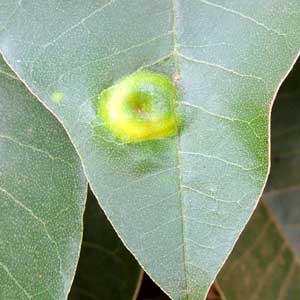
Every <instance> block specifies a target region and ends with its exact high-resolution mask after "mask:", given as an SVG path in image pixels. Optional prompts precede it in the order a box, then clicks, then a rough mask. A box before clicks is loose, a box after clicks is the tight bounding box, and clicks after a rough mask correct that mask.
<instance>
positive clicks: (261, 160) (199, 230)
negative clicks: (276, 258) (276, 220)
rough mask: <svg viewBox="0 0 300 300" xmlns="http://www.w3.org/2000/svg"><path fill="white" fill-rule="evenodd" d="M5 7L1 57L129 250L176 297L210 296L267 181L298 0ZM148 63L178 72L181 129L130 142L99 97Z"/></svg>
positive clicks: (0, 16)
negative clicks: (99, 105) (51, 117)
mask: <svg viewBox="0 0 300 300" xmlns="http://www.w3.org/2000/svg"><path fill="white" fill-rule="evenodd" d="M0 3H1V4H2V7H3V9H2V10H1V13H0V22H1V23H2V28H3V29H2V32H1V33H0V49H1V51H2V52H3V54H4V56H5V58H6V60H7V61H8V62H9V64H10V65H11V66H12V67H13V69H14V70H15V72H16V73H17V74H18V75H19V76H20V77H21V78H22V80H24V81H25V82H26V84H27V85H28V87H29V88H30V89H31V90H32V91H33V92H34V93H35V94H36V95H37V96H38V98H39V99H40V100H41V101H42V102H43V103H44V104H45V105H46V106H47V107H48V108H49V109H50V110H52V111H53V112H54V114H55V115H56V116H57V117H58V118H59V119H60V121H61V122H62V123H63V125H64V126H65V128H66V130H67V131H68V133H69V135H70V137H71V140H72V142H73V143H74V145H75V147H76V148H77V150H78V152H79V154H80V157H81V158H82V161H83V164H84V168H85V170H86V174H87V176H88V180H89V182H90V184H91V187H92V189H93V191H94V193H95V194H96V196H97V198H98V199H99V202H100V204H101V206H102V208H103V209H104V211H105V213H106V215H107V216H108V218H109V219H110V221H111V222H112V224H113V226H114V228H115V229H116V230H117V231H118V233H119V235H120V237H121V238H122V240H123V242H124V243H125V244H126V246H127V247H128V248H129V249H130V250H131V251H132V253H133V254H134V255H135V256H136V258H137V259H138V261H139V262H140V264H141V265H142V266H143V267H144V269H145V270H146V271H147V272H148V273H149V275H150V276H151V277H152V278H153V279H154V280H155V281H156V282H157V283H158V284H159V285H160V287H161V288H162V289H163V290H164V291H166V292H167V294H169V295H170V296H171V298H172V299H175V300H179V299H185V300H199V299H203V298H204V297H205V294H206V292H207V289H208V287H209V286H210V284H211V282H212V281H213V280H214V278H215V276H216V274H217V272H218V271H219V269H220V268H221V266H222V264H223V262H224V261H225V259H226V257H227V256H228V254H229V253H230V251H231V249H232V247H233V245H234V243H235V241H236V239H237V238H238V236H239V234H240V232H241V230H242V229H243V228H244V226H245V224H246V222H247V221H248V219H249V217H250V215H251V214H252V212H253V209H254V207H255V206H256V203H257V199H258V198H259V196H260V193H261V190H262V188H263V186H264V183H265V180H266V176H267V173H268V124H269V113H270V108H271V104H272V98H273V95H274V93H275V92H276V90H277V88H278V86H279V84H280V82H281V80H282V79H283V77H284V76H285V75H286V73H287V72H288V70H289V68H290V67H291V65H292V64H293V62H294V60H295V58H296V56H297V55H298V51H299V45H300V37H299V34H298V32H297V30H298V28H299V25H300V17H299V16H300V5H299V3H298V1H297V0H291V1H284V0H275V1H274V0H267V1H266V0H256V1H246V0H243V1H241V0H239V1H233V0H223V1H220V0H219V1H215V2H212V1H207V0H188V1H179V0H174V1H171V0H169V1H168V0H165V1H163V0H156V1H148V0H142V1H141V0H139V1H138V0H130V1H128V0H127V1H124V0H123V1H114V0H111V1H95V0H94V1H92V0H91V1H87V2H78V1H68V2H65V1H63V2H62V1H54V0H53V1H50V2H46V3H45V1H41V0H40V1H26V2H19V3H9V4H7V3H6V1H4V0H2V1H1V2H0ZM4 4H5V5H4ZM142 68H148V69H152V70H156V71H159V72H162V73H166V74H168V75H169V76H170V77H173V79H174V81H175V82H176V83H177V85H178V89H179V91H180V93H179V94H180V95H179V97H178V101H179V105H180V107H181V110H182V114H183V116H184V128H183V130H182V132H181V134H180V136H178V137H175V138H168V139H163V140H157V141H153V142H145V143H139V144H126V145H122V144H120V143H116V142H115V141H114V139H113V138H112V137H111V136H110V135H109V134H106V133H105V132H104V131H103V127H102V126H101V125H102V124H101V120H98V118H97V116H96V112H95V104H94V100H95V98H96V97H97V95H98V94H99V93H100V92H101V91H102V90H103V89H104V88H107V87H109V86H111V85H112V84H113V83H115V82H116V81H117V80H119V79H120V78H121V77H123V76H125V75H127V74H131V73H132V72H135V71H136V70H138V69H142Z"/></svg>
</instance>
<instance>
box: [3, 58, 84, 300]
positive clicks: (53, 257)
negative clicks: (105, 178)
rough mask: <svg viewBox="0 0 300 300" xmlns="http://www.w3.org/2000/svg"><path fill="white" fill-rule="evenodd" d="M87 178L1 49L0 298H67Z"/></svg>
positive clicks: (60, 130) (53, 122)
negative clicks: (17, 76)
mask: <svg viewBox="0 0 300 300" xmlns="http://www.w3.org/2000/svg"><path fill="white" fill-rule="evenodd" d="M86 188H87V184H86V179H85V176H84V173H83V170H82V167H81V164H80V160H79V159H78V156H77V154H76V152H75V149H74V147H73V146H72V144H71V142H70V140H69V139H68V137H67V135H66V133H65V131H64V129H63V128H62V126H61V125H60V124H59V123H58V122H57V120H56V119H55V118H54V117H53V116H52V115H51V114H50V113H49V112H48V111H47V110H46V109H45V108H44V107H43V106H42V105H41V103H39V102H38V101H37V99H35V98H34V97H33V96H32V95H31V94H30V93H29V92H28V90H27V89H26V88H25V87H24V85H23V84H22V83H21V82H20V81H19V80H18V79H17V78H16V77H15V75H14V73H13V72H11V71H10V70H9V68H8V67H7V65H6V64H5V63H4V61H3V59H2V57H0V299H1V300H2V299H3V300H26V299H32V300H37V299H38V300H50V299H55V300H65V299H67V295H68V292H69V290H70V286H71V283H72V280H73V277H74V274H75V269H76V265H77V261H78V257H79V251H80V246H81V238H82V215H83V209H84V203H85V198H86Z"/></svg>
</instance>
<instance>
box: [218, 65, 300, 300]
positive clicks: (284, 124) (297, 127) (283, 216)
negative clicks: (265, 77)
mask: <svg viewBox="0 0 300 300" xmlns="http://www.w3.org/2000/svg"><path fill="white" fill-rule="evenodd" d="M297 81H298V82H297ZM287 83H288V85H287V84H285V86H284V87H283V89H281V93H280V95H279V96H278V97H277V99H276V102H275V105H274V108H273V112H272V134H271V137H272V147H271V149H272V169H271V173H270V176H269V180H268V185H267V188H266V191H265V193H264V195H263V198H264V199H263V200H264V206H259V207H258V209H257V211H256V212H255V213H254V215H253V217H252V219H251V221H250V223H249V225H248V226H247V227H246V230H245V231H244V232H243V233H242V235H241V238H240V240H239V241H238V242H237V244H236V247H235V249H234V251H233V252H232V254H231V255H230V257H229V259H228V261H227V262H226V264H225V266H224V267H223V269H222V271H221V272H220V274H219V276H218V283H219V286H220V289H221V292H222V294H223V297H222V299H230V300H240V299H241V298H250V297H251V299H253V300H255V299H264V300H274V299H278V300H284V299H288V300H297V299H298V298H299V294H300V289H299V281H300V262H299V258H298V257H297V255H296V254H298V255H299V254H300V240H299V233H300V232H299V222H300V215H299V184H300V178H299V166H300V165H299V162H300V160H299V133H300V123H299V120H300V118H299V117H300V102H299V94H298V93H295V94H293V93H292V94H289V93H288V91H290V90H291V89H292V86H293V85H294V86H295V87H299V75H298V70H297V68H295V70H293V72H292V73H291V75H290V76H289V77H288V80H287ZM291 83H292V84H291ZM267 208H268V209H267ZM291 245H292V247H291ZM294 251H296V252H294Z"/></svg>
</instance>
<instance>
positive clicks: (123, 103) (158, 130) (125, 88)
mask: <svg viewBox="0 0 300 300" xmlns="http://www.w3.org/2000/svg"><path fill="white" fill-rule="evenodd" d="M176 96H177V91H176V87H175V85H174V84H173V82H172V81H171V80H170V79H169V78H168V77H167V76H166V75H163V74H159V73H155V72H150V71H139V72H136V73H134V74H132V75H129V76H128V77H125V78H123V79H122V80H120V81H119V82H117V83H116V84H115V85H113V86H112V87H110V88H108V89H106V90H104V91H103V92H102V93H101V94H100V96H99V98H98V105H97V115H98V117H99V118H100V119H101V120H102V121H103V123H104V125H105V127H106V128H108V129H109V130H110V132H111V133H112V134H113V135H114V136H115V137H116V138H118V139H120V140H122V142H125V143H134V142H141V141H147V140H154V139H161V138H165V137H170V136H174V135H176V134H177V133H178V128H179V123H180V121H179V119H180V118H179V116H178V113H177V111H176V104H175V103H176Z"/></svg>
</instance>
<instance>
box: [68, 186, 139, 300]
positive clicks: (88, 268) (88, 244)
mask: <svg viewBox="0 0 300 300" xmlns="http://www.w3.org/2000/svg"><path fill="white" fill-rule="evenodd" d="M141 275H142V273H141V268H140V267H139V265H138V264H137V262H136V260H135V259H134V258H133V257H132V256H131V254H130V253H129V252H128V251H127V250H126V248H125V247H124V246H123V244H122V242H121V241H120V239H119V238H118V236H117V234H116V233H115V232H114V230H113V228H112V227H111V225H110V223H109V222H108V220H107V218H106V217H105V215H104V214H103V212H102V210H101V209H100V207H99V205H98V203H97V201H96V199H95V197H94V195H93V194H92V192H89V193H88V199H87V204H86V210H85V213H84V234H83V243H82V249H81V254H80V259H79V263H78V268H77V271H76V276H75V279H74V283H73V286H72V289H71V292H70V296H69V300H78V299H80V300H92V299H109V300H132V299H135V295H136V294H137V292H138V289H139V286H140V280H141V278H142V276H141Z"/></svg>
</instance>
